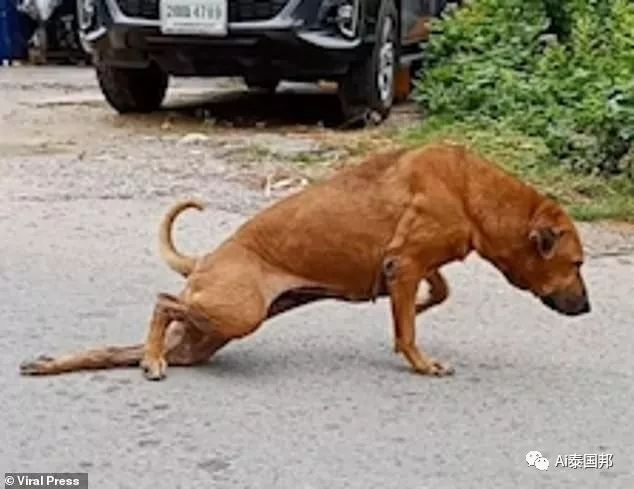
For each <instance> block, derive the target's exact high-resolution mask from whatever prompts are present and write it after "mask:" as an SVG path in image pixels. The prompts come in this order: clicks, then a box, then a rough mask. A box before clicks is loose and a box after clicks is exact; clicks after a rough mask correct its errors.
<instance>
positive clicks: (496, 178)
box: [463, 161, 542, 271]
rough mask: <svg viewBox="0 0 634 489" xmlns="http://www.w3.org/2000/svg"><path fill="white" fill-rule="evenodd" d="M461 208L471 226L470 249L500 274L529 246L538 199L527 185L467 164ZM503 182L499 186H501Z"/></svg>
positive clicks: (484, 166) (495, 169)
mask: <svg viewBox="0 0 634 489" xmlns="http://www.w3.org/2000/svg"><path fill="white" fill-rule="evenodd" d="M469 164H470V165H477V168H476V169H474V168H471V169H470V170H469V174H474V173H477V174H478V178H477V179H474V178H467V179H466V181H465V185H466V189H465V191H464V194H463V195H464V206H465V211H466V213H467V215H468V218H469V220H470V224H471V243H470V247H471V249H472V250H473V251H475V252H476V253H478V254H479V255H480V256H481V257H482V258H484V259H485V260H487V261H489V262H491V263H492V264H493V265H494V266H496V267H497V268H499V269H501V270H502V271H504V270H506V269H508V267H509V266H510V265H511V263H510V261H512V260H513V259H514V258H515V257H517V256H521V253H519V252H521V251H522V250H526V249H527V247H528V246H529V244H530V241H529V237H528V236H529V232H530V229H529V227H530V222H531V220H532V218H533V216H534V214H535V212H536V211H537V208H538V206H539V204H540V201H541V200H542V199H541V198H540V196H539V194H538V193H537V192H536V191H535V190H534V189H533V188H532V187H530V186H529V185H527V184H525V183H524V182H522V181H520V180H519V179H517V178H515V177H513V176H511V175H509V174H507V173H505V172H503V171H502V170H501V169H500V168H498V167H496V166H492V165H490V164H488V163H484V162H481V161H470V162H469ZM502 183H503V184H502Z"/></svg>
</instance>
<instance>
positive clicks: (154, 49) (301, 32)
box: [77, 0, 447, 121]
mask: <svg viewBox="0 0 634 489" xmlns="http://www.w3.org/2000/svg"><path fill="white" fill-rule="evenodd" d="M446 3H447V1H446V0H77V9H78V24H79V31H80V37H81V39H82V44H83V46H84V48H85V49H86V50H87V51H89V52H90V53H91V54H92V57H93V64H94V66H95V69H96V73H97V78H98V81H99V85H100V87H101V91H102V92H103V95H104V97H105V98H106V100H107V101H108V102H109V104H110V105H111V106H112V107H113V108H114V109H115V110H116V111H118V112H119V113H129V112H151V111H154V110H157V109H158V108H159V107H160V106H161V103H162V101H163V98H164V96H165V92H166V90H167V86H168V80H169V77H170V76H197V77H220V76H232V77H243V79H244V80H245V82H246V84H247V85H248V87H250V88H253V89H259V90H267V91H271V92H272V91H275V89H276V87H277V86H278V84H279V82H280V81H281V80H289V81H302V82H313V81H334V82H336V84H337V93H338V96H339V100H340V102H341V103H340V106H341V114H342V116H343V118H344V120H354V119H358V120H360V121H366V120H368V119H369V116H370V115H371V116H372V117H373V119H374V120H377V119H378V120H379V121H381V120H383V119H385V118H386V117H387V116H388V115H389V113H390V110H391V108H392V106H393V104H394V101H395V99H396V98H403V95H404V94H403V93H397V92H398V90H399V89H398V87H397V85H398V82H397V77H398V74H399V72H402V70H408V69H412V67H415V66H416V65H417V63H419V61H420V59H421V57H422V47H421V46H422V43H423V42H424V41H425V40H426V38H427V35H428V23H429V19H430V18H431V17H433V16H437V15H439V14H440V13H441V12H442V11H443V9H444V8H445V6H446ZM401 85H402V84H401ZM406 85H407V83H406ZM408 89H409V88H407V87H406V88H405V89H402V88H401V89H400V91H401V92H403V90H405V91H406V90H408ZM405 95H406V94H405Z"/></svg>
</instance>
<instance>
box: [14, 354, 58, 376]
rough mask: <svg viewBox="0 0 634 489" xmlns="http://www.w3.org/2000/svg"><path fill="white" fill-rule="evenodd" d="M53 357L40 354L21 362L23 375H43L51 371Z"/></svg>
mask: <svg viewBox="0 0 634 489" xmlns="http://www.w3.org/2000/svg"><path fill="white" fill-rule="evenodd" d="M52 362H53V358H51V357H49V356H47V355H40V356H39V357H37V358H36V359H35V360H27V361H24V362H22V363H21V364H20V374H21V375H42V374H46V373H49V370H50V366H51V363H52Z"/></svg>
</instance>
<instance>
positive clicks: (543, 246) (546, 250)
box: [528, 226, 563, 260]
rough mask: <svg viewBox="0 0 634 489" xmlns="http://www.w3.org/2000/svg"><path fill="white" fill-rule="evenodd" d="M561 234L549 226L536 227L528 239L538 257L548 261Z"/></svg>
mask: <svg viewBox="0 0 634 489" xmlns="http://www.w3.org/2000/svg"><path fill="white" fill-rule="evenodd" d="M562 234H563V232H562V231H561V230H559V229H556V228H554V227H550V226H543V227H538V228H535V229H533V230H531V232H530V233H529V235H528V237H529V239H530V240H531V242H532V243H533V244H534V246H535V249H536V250H537V253H539V255H540V256H541V257H542V258H544V259H546V260H548V259H550V258H552V257H553V256H554V254H555V250H556V249H557V243H558V242H559V239H560V238H561V235H562Z"/></svg>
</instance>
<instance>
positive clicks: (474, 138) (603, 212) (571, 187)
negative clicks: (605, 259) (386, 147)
mask: <svg viewBox="0 0 634 489" xmlns="http://www.w3.org/2000/svg"><path fill="white" fill-rule="evenodd" d="M396 137H397V138H398V139H399V140H401V141H402V142H403V143H404V144H407V145H414V144H424V143H431V142H435V141H441V140H452V141H455V142H458V143H463V144H467V145H469V146H470V147H472V148H474V149H475V150H477V151H479V152H480V153H482V154H483V155H484V156H486V157H487V158H489V159H491V160H492V161H494V162H495V163H497V164H499V165H500V166H502V167H503V168H505V169H506V170H507V171H509V172H510V173H512V174H514V175H516V176H517V177H518V178H521V179H522V180H524V181H526V182H528V183H530V184H532V185H533V186H535V187H536V188H537V189H539V190H540V191H541V192H543V193H544V194H546V195H548V196H550V197H552V198H554V199H556V200H557V201H558V202H560V203H561V204H562V205H563V206H564V207H566V208H567V209H568V211H569V212H570V213H571V215H572V216H573V217H574V218H575V219H578V220H580V221H596V220H620V221H631V222H634V181H631V180H628V179H627V178H626V177H618V178H605V177H601V176H597V175H588V174H583V173H579V172H574V171H572V170H570V169H567V168H565V167H563V166H561V165H558V164H557V163H556V162H554V161H552V157H551V156H550V153H549V151H548V149H547V148H546V146H545V145H544V144H543V143H542V141H541V140H540V139H539V138H530V137H527V136H524V135H522V134H519V133H514V132H512V131H510V130H507V129H505V128H503V127H487V128H482V127H477V126H470V125H468V124H446V123H444V122H443V121H442V120H440V119H434V118H432V119H428V120H427V121H426V122H425V123H424V124H419V125H416V126H413V127H409V128H406V129H404V130H402V131H400V132H399V133H398V134H397V135H396Z"/></svg>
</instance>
